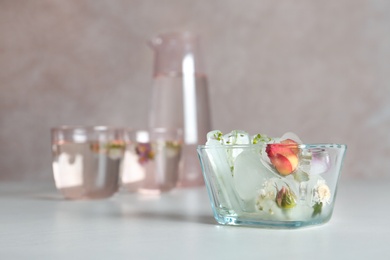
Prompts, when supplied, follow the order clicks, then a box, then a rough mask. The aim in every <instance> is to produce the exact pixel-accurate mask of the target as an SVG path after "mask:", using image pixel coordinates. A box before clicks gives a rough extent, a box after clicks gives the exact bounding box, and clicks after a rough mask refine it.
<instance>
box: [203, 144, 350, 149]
mask: <svg viewBox="0 0 390 260" xmlns="http://www.w3.org/2000/svg"><path fill="white" fill-rule="evenodd" d="M269 144H277V145H283V146H286V147H290V146H291V147H292V146H294V147H296V146H297V145H295V144H293V145H291V144H280V143H257V144H221V145H198V147H197V149H198V150H208V149H234V148H239V149H254V148H256V147H258V148H260V147H263V146H266V145H269ZM298 148H301V149H312V148H337V149H346V148H347V145H346V144H339V143H309V144H298Z"/></svg>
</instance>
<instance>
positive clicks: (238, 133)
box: [222, 130, 251, 145]
mask: <svg viewBox="0 0 390 260" xmlns="http://www.w3.org/2000/svg"><path fill="white" fill-rule="evenodd" d="M222 139H223V143H224V144H227V145H233V144H249V143H250V142H251V140H250V136H249V134H248V133H247V132H245V131H242V130H233V131H231V132H230V133H228V134H225V135H224V136H223V137H222Z"/></svg>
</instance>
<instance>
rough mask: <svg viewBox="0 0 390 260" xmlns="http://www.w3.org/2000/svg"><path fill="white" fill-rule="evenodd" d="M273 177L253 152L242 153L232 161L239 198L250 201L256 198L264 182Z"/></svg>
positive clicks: (257, 154) (258, 156) (258, 155)
mask: <svg viewBox="0 0 390 260" xmlns="http://www.w3.org/2000/svg"><path fill="white" fill-rule="evenodd" d="M272 177H274V175H273V174H272V173H271V172H269V171H268V170H267V169H266V168H265V167H264V165H263V163H262V162H261V161H260V154H259V153H257V152H255V151H252V150H250V151H243V152H242V153H241V154H240V155H238V156H237V158H236V160H235V161H234V171H233V179H234V185H235V188H236V191H237V193H238V194H239V196H240V198H241V199H243V200H250V199H253V198H255V197H256V196H257V194H258V192H257V191H258V190H260V189H261V188H262V187H263V184H264V182H265V181H266V180H267V179H269V178H272Z"/></svg>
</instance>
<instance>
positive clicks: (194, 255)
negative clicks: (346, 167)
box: [0, 180, 390, 260]
mask: <svg viewBox="0 0 390 260" xmlns="http://www.w3.org/2000/svg"><path fill="white" fill-rule="evenodd" d="M389 202H390V181H351V180H346V181H342V182H341V184H340V185H339V192H338V197H337V201H336V207H335V210H334V214H333V217H332V219H331V220H330V222H328V223H327V224H325V225H321V226H315V227H308V228H301V229H293V230H280V229H264V228H249V227H234V226H221V225H218V224H216V222H215V220H214V218H213V217H212V212H211V208H210V204H209V201H208V197H207V192H206V190H205V188H204V187H202V188H194V189H183V190H174V191H173V192H171V193H169V194H164V195H163V196H161V197H155V198H152V197H142V196H140V195H137V194H129V193H124V192H119V193H118V194H116V195H115V196H113V197H112V198H110V199H106V200H94V201H67V200H63V199H62V198H61V196H60V195H59V194H58V193H57V192H56V190H55V189H54V186H53V184H52V183H46V184H38V185H37V184H26V183H25V184H22V183H1V184H0V213H1V214H0V259H72V258H73V259H243V257H247V258H248V259H288V260H290V259H374V257H376V258H378V259H390V224H389V220H390V203H389Z"/></svg>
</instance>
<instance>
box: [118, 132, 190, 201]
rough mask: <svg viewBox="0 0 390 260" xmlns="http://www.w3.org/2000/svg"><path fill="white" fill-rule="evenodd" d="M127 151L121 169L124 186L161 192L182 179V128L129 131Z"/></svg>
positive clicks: (147, 192) (128, 188)
mask: <svg viewBox="0 0 390 260" xmlns="http://www.w3.org/2000/svg"><path fill="white" fill-rule="evenodd" d="M125 141H126V152H125V156H124V160H123V164H122V170H121V184H122V187H123V188H124V189H125V190H127V191H130V192H139V193H143V194H160V193H162V192H167V191H170V190H171V189H173V188H174V187H175V186H176V184H177V181H178V174H179V164H180V156H181V146H182V132H181V130H179V129H164V128H157V129H152V130H149V131H147V130H134V129H129V130H126V131H125Z"/></svg>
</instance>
